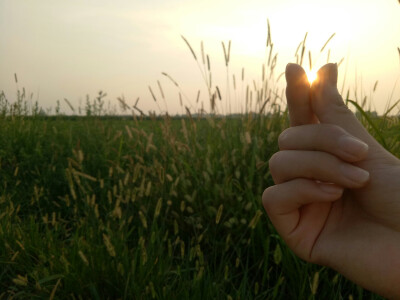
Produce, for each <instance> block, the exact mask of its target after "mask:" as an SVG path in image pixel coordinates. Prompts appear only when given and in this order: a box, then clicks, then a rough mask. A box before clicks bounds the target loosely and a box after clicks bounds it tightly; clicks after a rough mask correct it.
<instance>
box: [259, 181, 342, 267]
mask: <svg viewBox="0 0 400 300" xmlns="http://www.w3.org/2000/svg"><path fill="white" fill-rule="evenodd" d="M342 193H343V188H341V187H339V186H336V185H329V184H323V183H317V182H315V181H313V180H309V179H303V178H297V179H294V180H291V181H288V182H286V183H283V184H278V185H274V186H271V187H269V188H267V189H266V190H265V191H264V193H263V196H262V201H263V205H264V208H265V210H266V212H267V214H268V216H269V218H270V220H271V222H272V224H274V226H275V229H276V230H277V231H278V233H279V234H280V235H281V236H282V238H283V239H284V240H285V242H286V243H287V244H288V246H289V247H290V248H291V249H292V250H293V251H294V252H295V253H296V254H297V255H298V256H300V257H301V258H303V259H305V260H310V254H311V250H312V247H313V245H314V243H315V240H316V239H317V238H318V235H319V233H320V232H321V230H322V228H323V226H324V224H325V222H326V218H327V215H328V214H329V211H330V208H331V203H332V202H333V201H335V200H337V199H339V198H340V197H341V196H342Z"/></svg>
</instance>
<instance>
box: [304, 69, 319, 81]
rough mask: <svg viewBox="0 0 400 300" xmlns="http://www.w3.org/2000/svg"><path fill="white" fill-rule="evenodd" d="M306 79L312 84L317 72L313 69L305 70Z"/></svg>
mask: <svg viewBox="0 0 400 300" xmlns="http://www.w3.org/2000/svg"><path fill="white" fill-rule="evenodd" d="M306 74H307V79H308V82H309V83H310V84H312V83H313V82H314V81H315V80H316V79H317V77H318V76H317V72H316V71H315V70H308V71H306Z"/></svg>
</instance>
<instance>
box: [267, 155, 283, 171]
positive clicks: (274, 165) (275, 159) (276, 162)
mask: <svg viewBox="0 0 400 300" xmlns="http://www.w3.org/2000/svg"><path fill="white" fill-rule="evenodd" d="M268 164H269V171H270V172H271V174H272V176H274V175H276V173H277V171H278V170H279V168H280V166H281V164H282V152H276V153H274V154H273V155H272V156H271V158H270V159H269V162H268Z"/></svg>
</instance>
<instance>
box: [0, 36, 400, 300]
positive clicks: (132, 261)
mask: <svg viewBox="0 0 400 300" xmlns="http://www.w3.org/2000/svg"><path fill="white" fill-rule="evenodd" d="M185 41H186V40H185ZM188 46H189V47H190V45H189V44H188ZM267 46H268V43H267ZM303 46H304V45H303ZM324 47H325V46H324ZM190 48H191V47H190ZM229 48H230V46H229ZM300 49H301V48H300ZM191 51H192V54H193V55H194V58H195V59H196V60H197V57H196V55H195V54H194V52H193V49H192V48H191ZM302 52H303V54H304V50H303V51H302ZM271 53H272V51H270V52H269V55H270V57H269V59H268V66H269V67H270V68H272V67H274V65H273V64H274V58H272V59H271ZM224 54H225V59H226V64H227V65H228V63H229V52H228V53H227V50H226V48H225V46H224ZM272 57H273V56H272ZM275 57H276V56H275ZM207 60H208V58H207ZM301 60H303V57H302V56H301ZM206 65H207V64H206V63H205V60H204V54H203V66H201V65H199V66H200V70H202V72H203V76H204V79H205V81H206V84H207V88H208V91H209V96H210V101H211V105H210V106H211V108H212V111H213V112H214V113H215V112H216V113H218V109H217V108H218V106H217V105H218V98H220V91H219V89H218V88H217V87H216V86H214V85H213V84H212V82H211V76H210V74H211V73H210V72H211V71H210V68H209V66H208V67H206ZM165 75H166V76H167V77H168V75H167V74H165ZM170 79H171V80H173V79H172V78H170ZM262 82H263V83H268V79H267V78H264V77H263V78H262ZM254 86H256V85H255V84H254ZM259 86H260V89H261V90H258V91H256V90H255V91H253V92H254V95H258V97H257V99H258V100H257V101H256V100H254V103H255V106H254V107H255V109H249V110H246V112H245V113H243V114H242V115H236V116H235V117H229V116H228V117H227V116H225V117H221V116H218V115H216V114H205V115H202V116H201V115H191V114H190V113H189V111H188V114H187V116H186V117H180V118H171V117H169V116H168V115H163V116H158V117H156V116H154V115H151V116H148V117H139V116H138V115H136V117H126V118H118V117H110V116H108V117H104V116H99V115H101V114H102V113H101V112H102V109H103V106H102V103H103V102H102V97H101V94H100V96H99V98H98V99H97V100H96V101H97V102H96V101H94V102H93V105H90V102H88V104H89V107H87V108H86V115H87V116H85V117H78V116H75V117H66V116H62V115H55V116H43V115H42V114H41V113H40V110H39V107H38V106H34V107H33V108H32V111H31V112H28V111H27V106H26V105H25V104H26V99H25V98H24V97H25V92H20V91H19V92H18V100H17V102H16V103H14V104H10V103H9V102H8V101H7V99H6V97H5V95H4V94H0V128H1V130H0V179H1V181H0V299H381V298H380V297H379V296H377V295H374V294H371V293H369V292H367V291H365V290H363V289H361V288H360V287H357V286H355V285H354V284H352V283H351V282H349V281H347V280H346V279H344V278H343V277H342V276H341V275H339V274H337V273H336V272H334V271H332V270H330V269H327V268H325V267H321V266H317V265H312V264H308V263H305V262H304V261H301V260H300V259H298V258H297V257H295V256H294V255H293V253H292V252H291V251H290V250H289V249H288V248H287V247H286V245H285V244H284V243H283V241H282V240H281V238H280V237H279V236H278V235H277V234H276V232H275V230H274V228H273V226H272V225H271V223H270V222H269V220H268V217H267V215H266V214H265V212H264V209H263V207H262V204H261V195H262V192H263V190H264V189H265V188H266V187H268V186H269V185H271V184H273V181H272V179H271V176H270V174H269V171H268V160H269V158H270V157H271V155H272V154H273V153H275V152H276V151H277V150H278V147H277V138H278V136H279V134H280V133H281V132H282V131H283V130H284V129H285V128H286V127H288V117H287V113H286V111H281V110H280V108H279V106H277V105H270V104H271V102H273V101H271V102H270V103H268V105H267V106H266V103H267V102H263V101H259V100H260V99H262V98H264V97H263V96H262V95H271V89H272V88H273V87H271V86H269V87H268V85H267V84H262V85H259ZM268 93H269V94H268ZM248 95H249V94H248V93H247V96H248ZM249 97H250V98H251V96H249ZM254 99H256V97H254ZM155 100H156V99H155ZM213 101H214V102H213ZM248 102H251V99H250V100H249V99H247V98H246V103H248ZM349 103H352V104H354V105H356V106H357V105H358V104H357V102H354V103H353V102H351V101H350V102H349ZM272 104H274V103H272ZM360 105H361V104H360ZM361 106H362V105H361ZM361 106H359V107H358V109H359V114H358V116H359V118H360V120H361V121H362V122H363V123H364V125H365V126H366V127H367V128H368V130H370V132H371V133H372V134H373V135H374V136H375V137H376V138H377V139H378V141H379V142H381V143H382V144H384V146H385V147H386V148H387V149H388V150H390V151H392V153H394V154H397V155H399V154H400V143H399V140H400V122H399V119H398V118H397V117H388V116H387V115H385V116H381V117H375V116H374V115H373V114H371V113H367V112H364V111H363V109H362V107H361ZM246 107H247V106H246ZM254 107H253V108H254ZM393 107H394V106H393ZM250 111H257V112H259V113H250ZM88 112H90V113H88ZM56 113H57V108H56Z"/></svg>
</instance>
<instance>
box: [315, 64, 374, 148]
mask: <svg viewBox="0 0 400 300" xmlns="http://www.w3.org/2000/svg"><path fill="white" fill-rule="evenodd" d="M317 75H318V77H317V80H316V81H314V83H313V85H312V87H311V89H310V91H311V105H312V109H313V111H314V113H315V114H316V116H317V117H318V119H319V121H320V122H321V123H326V124H335V125H338V126H340V127H342V128H343V129H345V130H346V131H347V132H349V133H350V134H351V135H353V136H355V137H357V138H359V139H361V140H363V141H364V142H366V143H367V144H369V145H372V144H376V141H375V140H374V139H373V138H372V137H371V136H370V135H369V133H368V132H367V130H366V129H365V128H364V127H363V126H362V125H361V123H360V122H359V121H358V120H357V118H356V117H355V115H354V114H353V113H352V112H351V111H350V110H349V109H348V108H347V106H346V105H345V103H344V102H343V99H342V97H341V95H340V94H339V91H338V89H337V78H338V69H337V64H326V65H325V66H323V67H322V68H321V69H320V70H319V71H318V73H317Z"/></svg>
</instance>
